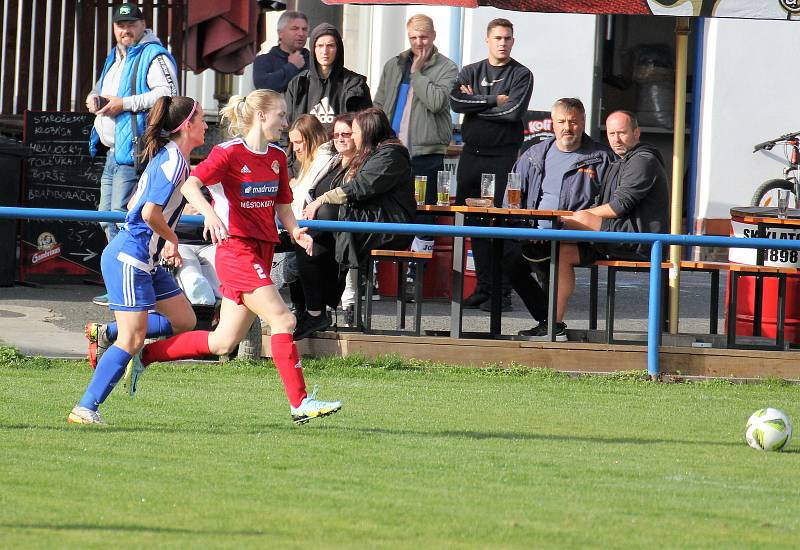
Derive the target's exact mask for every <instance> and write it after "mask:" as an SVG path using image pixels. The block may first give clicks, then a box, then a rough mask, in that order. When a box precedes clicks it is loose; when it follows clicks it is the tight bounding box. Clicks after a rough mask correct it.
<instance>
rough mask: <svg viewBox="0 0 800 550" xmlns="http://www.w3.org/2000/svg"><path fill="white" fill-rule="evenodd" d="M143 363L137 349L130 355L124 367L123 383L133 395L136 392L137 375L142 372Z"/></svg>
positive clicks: (139, 375) (140, 353)
mask: <svg viewBox="0 0 800 550" xmlns="http://www.w3.org/2000/svg"><path fill="white" fill-rule="evenodd" d="M145 368H146V367H145V366H144V363H142V352H141V351H139V352H137V353H135V354H134V355H133V357H131V360H130V361H128V365H127V366H126V367H125V374H124V375H123V384H124V386H125V387H126V388H128V393H129V394H130V395H131V396H133V395H134V394H135V393H136V385H137V383H138V382H139V377H141V376H142V373H143V372H144V369H145Z"/></svg>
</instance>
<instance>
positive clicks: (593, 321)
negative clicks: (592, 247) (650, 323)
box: [589, 260, 672, 344]
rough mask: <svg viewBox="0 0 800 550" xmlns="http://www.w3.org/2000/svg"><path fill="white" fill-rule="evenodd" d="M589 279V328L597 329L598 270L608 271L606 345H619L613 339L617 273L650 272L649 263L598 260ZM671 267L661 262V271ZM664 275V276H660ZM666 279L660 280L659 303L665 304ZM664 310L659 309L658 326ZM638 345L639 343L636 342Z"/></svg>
mask: <svg viewBox="0 0 800 550" xmlns="http://www.w3.org/2000/svg"><path fill="white" fill-rule="evenodd" d="M589 267H590V269H591V273H590V277H589V328H590V329H591V330H596V329H597V295H598V292H599V291H598V287H599V285H598V268H599V267H605V268H607V271H608V283H607V285H606V330H605V333H606V343H607V344H613V343H619V341H617V340H615V339H614V306H615V302H616V283H617V272H620V271H622V272H632V273H643V272H649V271H650V262H645V261H631V260H598V261H596V262H594V264H592V265H591V266H589ZM671 267H672V264H671V263H670V262H662V263H661V270H662V271H664V272H668V271H669V269H670V268H671ZM662 275H665V274H662ZM668 288H669V286H668V279H667V277H666V276H662V278H661V303H662V304H665V303H667V292H668ZM664 320H665V314H664V308H662V309H661V320H660V321H659V324H660V325H663V324H664ZM636 343H640V342H638V341H637V342H636Z"/></svg>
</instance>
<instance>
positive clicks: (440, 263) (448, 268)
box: [378, 216, 476, 300]
mask: <svg viewBox="0 0 800 550" xmlns="http://www.w3.org/2000/svg"><path fill="white" fill-rule="evenodd" d="M436 225H453V218H452V217H451V216H440V217H438V218H437V219H436ZM464 249H465V253H466V255H467V259H466V260H467V261H466V262H465V269H464V296H470V295H471V294H472V293H473V292H474V291H475V286H476V278H475V267H474V262H472V261H470V260H471V258H470V257H471V255H472V252H471V247H470V240H469V238H467V239H466V243H465V246H464ZM467 265H470V266H471V269H469V268H467ZM452 273H453V238H452V237H445V236H439V237H436V238H435V239H434V242H433V258H432V259H431V261H430V262H428V263H427V264H426V265H425V280H424V281H423V287H422V296H423V298H425V299H426V300H430V299H446V300H449V299H450V298H451V296H452V293H453V286H452V283H453V280H452ZM378 289H379V291H380V294H381V296H387V297H395V296H397V264H396V263H395V262H380V263H378Z"/></svg>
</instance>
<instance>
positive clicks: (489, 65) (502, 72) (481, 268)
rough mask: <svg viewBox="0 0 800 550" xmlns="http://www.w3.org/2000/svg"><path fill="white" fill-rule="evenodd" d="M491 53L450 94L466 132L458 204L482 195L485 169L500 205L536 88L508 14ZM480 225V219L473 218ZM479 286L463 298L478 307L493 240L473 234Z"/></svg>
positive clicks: (506, 302) (486, 286) (486, 287)
mask: <svg viewBox="0 0 800 550" xmlns="http://www.w3.org/2000/svg"><path fill="white" fill-rule="evenodd" d="M486 44H487V46H488V50H489V57H488V58H487V59H484V60H483V61H479V62H478V63H473V64H471V65H466V66H465V67H464V68H463V69H461V72H460V73H459V74H458V78H457V79H456V83H455V86H454V87H453V91H452V92H451V93H450V107H451V108H452V109H453V111H455V112H456V113H464V122H463V124H462V125H461V136H462V137H463V138H464V148H463V150H462V151H461V158H460V160H459V161H458V169H457V174H456V180H457V188H456V204H459V205H460V204H464V201H465V199H467V198H470V197H480V196H481V187H480V185H481V184H480V182H481V174H482V173H487V174H495V186H494V206H500V205H501V203H502V202H503V195H504V194H505V191H506V180H507V177H508V173H509V172H511V168H512V167H513V166H514V162H516V160H517V155H518V154H519V148H520V145H522V139H523V134H522V132H523V128H522V117H523V116H524V115H525V113H526V112H527V110H528V102H530V100H531V94H532V93H533V75H532V74H531V72H530V71H529V70H528V68H527V67H525V66H524V65H522V64H521V63H519V62H517V61H515V60H514V59H512V58H511V48H512V47H513V46H514V26H513V25H512V23H511V21H509V20H508V19H493V20H492V21H490V22H489V24H488V25H487V28H486ZM472 223H473V224H477V223H478V221H477V220H473V221H472ZM472 254H473V257H474V258H475V274H476V275H477V278H478V286H477V288H476V289H475V293H474V294H472V296H469V297H468V298H466V299H465V300H464V302H463V303H464V307H465V308H467V309H477V308H479V307H481V305H482V304H484V302H488V300H489V295H490V289H491V273H492V265H491V264H492V253H491V244H490V241H489V240H488V239H472ZM502 310H503V311H510V310H511V281H510V280H509V278H508V273H507V272H503V301H502Z"/></svg>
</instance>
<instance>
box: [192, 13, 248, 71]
mask: <svg viewBox="0 0 800 550" xmlns="http://www.w3.org/2000/svg"><path fill="white" fill-rule="evenodd" d="M188 5H189V14H188V28H187V36H186V42H187V52H186V65H187V66H188V67H189V68H191V69H192V70H193V71H194V72H195V73H200V72H203V71H204V70H206V69H213V70H215V71H218V72H221V73H228V74H241V73H242V71H243V69H244V68H245V67H246V66H247V65H249V64H250V63H252V62H253V60H254V59H255V57H256V52H257V50H258V32H257V25H258V20H259V10H258V6H257V5H256V1H255V0H192V1H191V2H188Z"/></svg>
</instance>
